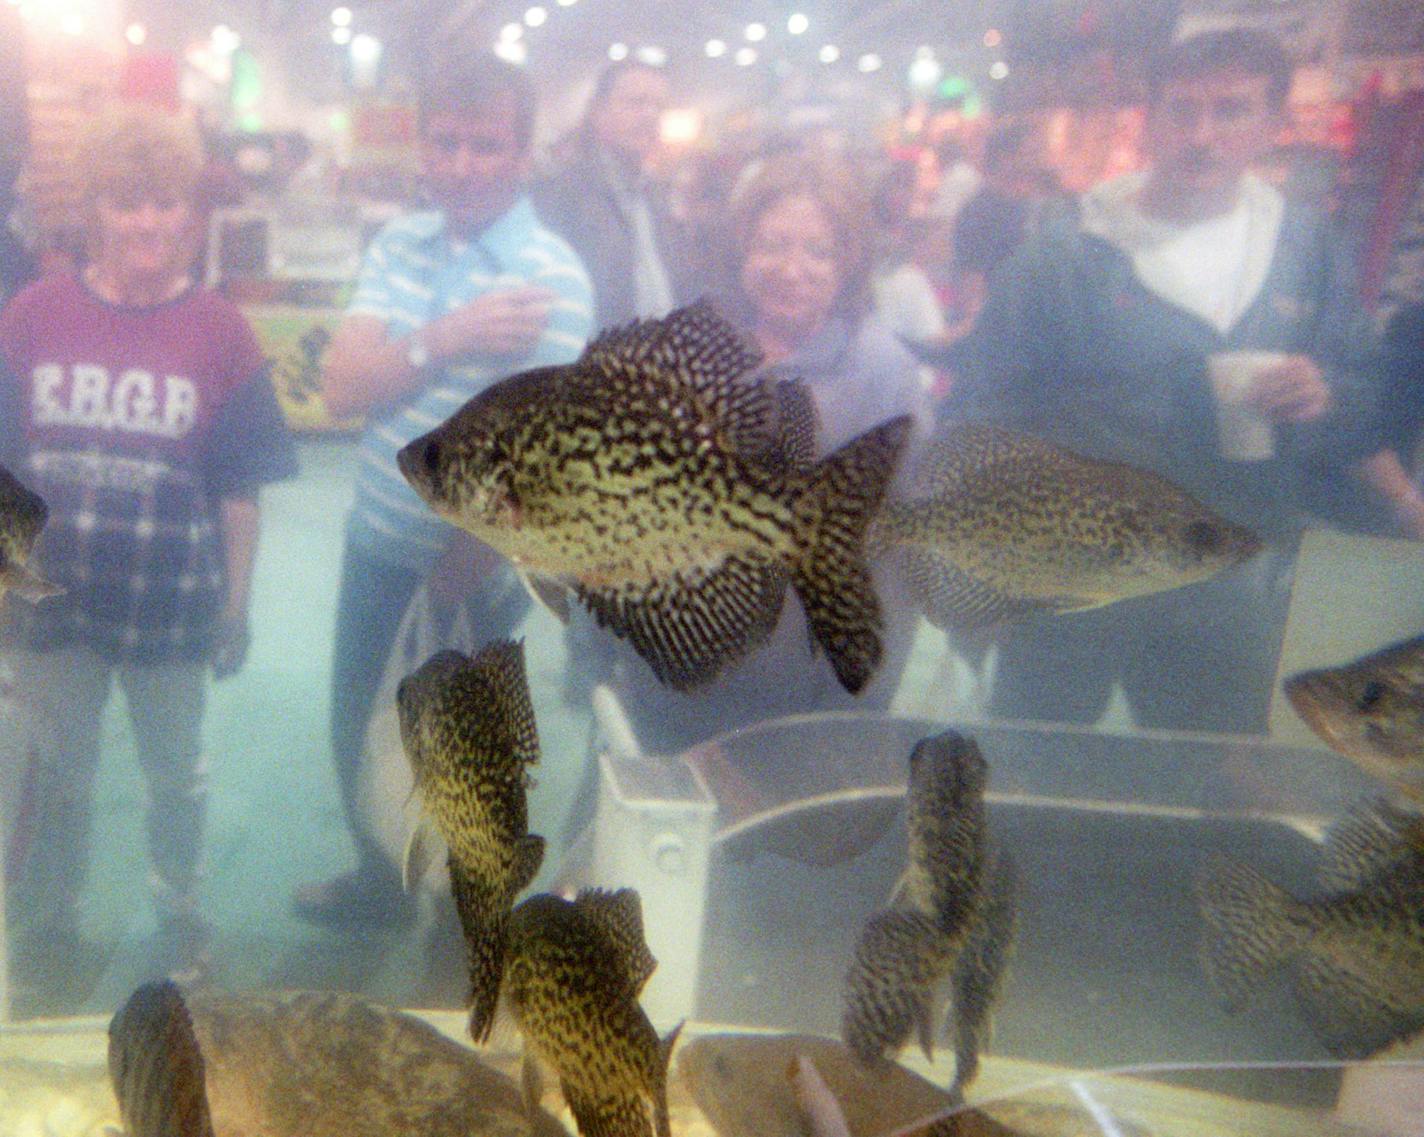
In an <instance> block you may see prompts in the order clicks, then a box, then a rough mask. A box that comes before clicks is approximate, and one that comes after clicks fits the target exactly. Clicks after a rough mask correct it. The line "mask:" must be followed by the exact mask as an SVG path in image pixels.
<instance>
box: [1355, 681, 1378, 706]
mask: <svg viewBox="0 0 1424 1137" xmlns="http://www.w3.org/2000/svg"><path fill="white" fill-rule="evenodd" d="M1383 697H1384V684H1383V683H1381V682H1380V681H1379V680H1378V679H1371V680H1370V681H1369V682H1368V683H1366V684H1365V685H1364V687H1362V688H1361V689H1360V697H1359V698H1358V699H1356V700H1355V707H1356V709H1358V710H1361V711H1368V710H1372V709H1373V708H1374V706H1375V704H1376V703H1378V702H1379V701H1380V699H1382V698H1383Z"/></svg>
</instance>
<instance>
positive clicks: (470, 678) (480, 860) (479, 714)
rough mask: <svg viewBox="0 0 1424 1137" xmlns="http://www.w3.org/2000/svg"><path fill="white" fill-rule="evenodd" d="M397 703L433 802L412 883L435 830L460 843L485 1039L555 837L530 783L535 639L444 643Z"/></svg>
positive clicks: (458, 888) (416, 847) (479, 1035)
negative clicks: (540, 825) (535, 813)
mask: <svg viewBox="0 0 1424 1137" xmlns="http://www.w3.org/2000/svg"><path fill="white" fill-rule="evenodd" d="M396 706H397V710H398V712H399V715H400V730H401V741H402V743H403V744H404V746H405V752H406V757H407V758H408V759H409V761H410V766H411V771H412V773H413V774H414V779H415V792H416V793H418V794H419V795H420V799H421V804H422V809H423V820H422V823H421V824H420V825H419V826H418V827H417V828H416V830H415V832H414V833H413V834H412V836H411V839H410V844H409V845H408V846H407V850H406V858H405V865H404V876H405V880H406V886H407V887H408V888H409V887H411V885H412V883H413V882H414V881H415V880H418V879H419V878H420V877H421V876H422V875H423V874H424V872H425V870H426V868H427V867H428V865H429V862H430V857H431V855H432V853H431V850H432V849H434V848H436V847H438V842H436V841H434V840H433V839H432V836H431V829H432V828H433V829H434V830H436V831H438V833H439V835H440V836H441V837H443V838H444V842H445V847H446V848H447V849H448V850H449V866H450V885H451V891H452V892H453V894H454V898H455V908H456V911H457V912H458V913H459V917H460V925H461V927H462V929H463V930H464V933H465V945H466V950H467V953H468V957H469V967H470V1035H471V1037H472V1038H474V1040H475V1041H476V1042H484V1041H486V1040H487V1039H488V1038H489V1034H490V1029H491V1028H492V1027H493V1025H494V1015H495V1008H496V1006H497V1004H498V1001H499V984H500V975H501V972H502V969H503V962H504V937H505V928H506V925H507V923H508V921H509V912H510V909H511V908H513V906H514V898H515V897H516V896H517V895H518V894H519V893H520V892H521V891H523V890H524V889H525V888H527V887H528V886H529V884H530V882H531V881H533V879H534V877H535V875H536V874H537V873H538V871H539V866H540V864H542V863H543V859H544V838H542V837H540V836H538V835H537V834H532V833H530V832H529V807H528V801H527V796H526V791H527V788H528V786H529V768H530V767H531V766H533V765H534V764H535V763H536V762H538V761H539V735H538V730H537V727H536V724H535V721H534V707H533V704H532V703H531V702H530V699H529V683H528V680H527V678H526V676H525V671H524V648H523V645H522V644H519V643H513V642H508V641H504V642H500V643H494V644H490V645H489V646H488V647H486V648H484V649H483V650H482V651H481V652H480V653H479V654H478V655H476V656H474V657H473V658H470V657H469V656H465V655H462V654H461V653H459V652H458V651H442V652H438V653H437V654H435V655H433V656H432V657H431V658H430V659H428V660H426V662H425V663H424V664H423V665H422V666H421V667H420V668H419V669H418V670H417V671H414V672H412V673H411V674H410V675H407V676H406V677H405V678H404V679H403V680H401V683H400V686H399V687H398V688H397V689H396Z"/></svg>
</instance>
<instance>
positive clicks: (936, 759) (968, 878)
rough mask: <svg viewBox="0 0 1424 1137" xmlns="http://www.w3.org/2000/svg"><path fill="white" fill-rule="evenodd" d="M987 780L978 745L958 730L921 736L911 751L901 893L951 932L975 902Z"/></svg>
mask: <svg viewBox="0 0 1424 1137" xmlns="http://www.w3.org/2000/svg"><path fill="white" fill-rule="evenodd" d="M988 783H989V764H988V763H987V762H985V761H984V756H983V754H981V753H980V751H979V746H978V744H977V743H976V742H975V741H974V740H973V739H972V738H968V737H966V736H965V735H962V734H960V733H958V732H957V731H953V730H946V731H944V732H943V733H942V734H937V735H934V736H933V737H931V738H922V739H921V740H920V741H919V742H917V743H916V744H915V747H914V749H913V750H911V751H910V773H909V780H908V785H907V789H906V793H905V813H906V818H905V828H906V832H907V834H908V838H909V842H908V843H909V848H908V856H907V858H906V862H907V863H906V867H905V875H904V876H903V878H902V882H901V886H902V895H903V899H904V900H905V901H907V902H908V903H909V904H910V905H912V906H913V907H915V908H917V909H918V910H920V911H921V912H924V913H926V914H927V915H929V916H931V917H933V918H934V919H935V920H937V921H939V922H940V923H941V924H942V925H943V926H944V927H945V928H946V930H948V931H951V932H952V931H954V929H956V928H958V927H960V926H962V925H963V923H964V920H965V915H966V913H968V912H970V911H971V910H972V909H973V908H974V907H975V906H976V905H977V904H978V903H979V885H980V876H981V873H982V870H983V865H984V855H985V848H986V846H987V844H988V825H987V823H986V822H985V817H984V790H985V787H986V786H987V785H988Z"/></svg>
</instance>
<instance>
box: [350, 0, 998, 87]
mask: <svg viewBox="0 0 1424 1137" xmlns="http://www.w3.org/2000/svg"><path fill="white" fill-rule="evenodd" d="M556 2H557V4H558V6H559V7H560V8H570V7H572V6H573V5H574V4H576V3H577V2H578V0H556ZM341 10H342V9H338V11H341ZM548 21H549V9H548V8H546V7H544V6H543V5H542V4H536V5H534V6H532V7H530V8H528V9H527V10H526V11H525V13H524V18H523V20H522V21H520V20H511V21H510V22H509V23H507V24H505V25H504V26H503V27H502V28H500V30H499V35H498V37H497V38H496V40H495V43H494V53H495V55H497V56H499V57H500V58H501V59H504V60H507V61H509V62H510V63H524V62H526V61H527V60H528V58H529V44H528V39H527V37H526V35H525V31H526V29H532V28H540V27H543V26H544V25H545V24H546V23H548ZM810 29H811V18H810V17H809V16H807V15H806V14H805V13H804V12H792V13H791V14H790V15H789V16H787V17H786V31H787V34H788V35H793V36H801V35H805V34H806V33H807V32H808V31H810ZM742 35H743V38H744V39H745V40H746V43H744V44H742V45H741V46H739V47H736V48H735V49H734V48H733V47H732V45H731V44H729V43H728V42H727V41H726V40H724V39H709V40H708V41H707V42H706V43H705V44H704V45H703V49H702V50H703V53H704V54H705V55H706V56H707V58H708V59H722V58H724V57H725V58H730V59H731V61H732V62H733V63H735V64H737V65H738V66H739V67H750V66H752V65H753V64H754V63H756V61H757V60H758V58H760V53H759V52H758V50H757V49H756V47H754V46H753V45H754V44H759V43H762V42H764V41H765V40H766V39H767V37H768V36H769V35H770V29H769V28H768V27H767V26H766V24H764V23H761V22H754V23H750V24H748V25H747V26H746V27H745V28H744V29H742ZM1002 42H1003V36H1002V34H1001V33H1000V32H999V31H998V29H996V28H990V29H989V30H988V31H987V32H985V33H984V46H985V47H988V48H996V47H998V46H999V45H1000V44H1001V43H1002ZM629 56H632V57H633V58H635V59H637V60H639V61H640V62H642V63H646V64H648V65H649V66H650V67H661V66H663V65H664V64H665V63H667V59H668V55H667V51H666V50H664V49H663V48H661V47H658V46H656V45H654V44H645V45H643V46H641V47H637V48H634V47H630V46H629V45H628V44H626V43H624V42H622V41H621V40H620V41H615V42H614V43H611V44H609V45H608V58H609V59H611V60H612V61H613V62H615V63H618V62H621V61H622V60H624V59H627V58H628V57H629ZM816 58H817V59H819V60H820V61H821V62H822V63H824V64H833V63H838V62H839V61H840V59H841V49H840V48H839V47H837V46H836V45H835V44H833V43H824V44H822V45H821V47H820V49H819V50H818V51H817V52H816ZM855 66H856V70H857V71H859V72H861V73H862V74H864V75H870V74H873V73H875V72H876V71H879V70H880V69H881V68H882V67H884V66H885V61H884V60H883V59H882V58H881V57H880V56H879V55H878V54H876V53H875V52H873V51H867V52H865V53H864V54H862V55H860V56H859V57H858V58H857V59H856V61H855ZM943 73H944V69H943V67H942V66H941V65H940V63H939V61H938V60H937V59H935V57H934V51H933V49H932V48H929V47H921V48H919V49H918V50H917V51H916V53H915V60H914V62H913V63H911V64H910V70H909V80H910V85H911V86H913V87H919V88H926V89H928V88H930V87H933V86H934V84H936V83H937V82H939V80H940V77H941V76H942V75H943ZM1008 73H1009V68H1008V65H1007V64H1006V63H1004V61H1003V60H998V61H996V62H995V63H994V64H993V65H992V66H991V67H990V68H989V76H990V78H993V79H1003V78H1005V77H1007V75H1008Z"/></svg>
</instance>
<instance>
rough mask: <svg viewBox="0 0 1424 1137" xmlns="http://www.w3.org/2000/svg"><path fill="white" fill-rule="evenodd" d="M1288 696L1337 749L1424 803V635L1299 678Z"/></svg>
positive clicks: (1287, 689)
mask: <svg viewBox="0 0 1424 1137" xmlns="http://www.w3.org/2000/svg"><path fill="white" fill-rule="evenodd" d="M1285 693H1286V698H1288V699H1289V700H1290V704H1291V706H1292V707H1294V708H1295V713H1296V714H1298V715H1300V717H1301V718H1302V719H1304V720H1305V722H1306V725H1307V726H1309V727H1310V729H1311V730H1313V731H1315V733H1316V734H1317V735H1319V736H1320V739H1321V741H1322V742H1324V743H1325V744H1326V745H1327V746H1329V747H1330V748H1331V749H1332V750H1334V751H1336V752H1337V753H1340V754H1343V755H1344V756H1345V757H1346V758H1348V759H1350V761H1352V762H1354V763H1355V764H1356V765H1357V766H1359V767H1360V768H1361V769H1362V770H1364V771H1365V772H1366V773H1368V774H1371V775H1372V776H1374V777H1376V778H1381V779H1383V780H1384V781H1386V782H1388V783H1389V784H1390V785H1391V786H1393V787H1394V788H1395V789H1397V790H1399V791H1400V792H1401V793H1403V794H1406V795H1407V796H1409V797H1411V798H1413V799H1414V800H1415V801H1418V802H1424V636H1416V637H1414V639H1411V640H1405V641H1404V642H1403V643H1397V644H1393V645H1391V646H1390V647H1387V648H1384V649H1382V650H1380V651H1376V652H1372V653H1371V654H1369V655H1366V656H1363V657H1362V658H1360V659H1357V660H1355V661H1354V662H1353V663H1346V664H1343V665H1341V666H1339V667H1324V668H1320V669H1318V670H1314V671H1302V672H1299V673H1297V674H1295V675H1292V676H1290V678H1288V679H1287V680H1286V681H1285Z"/></svg>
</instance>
